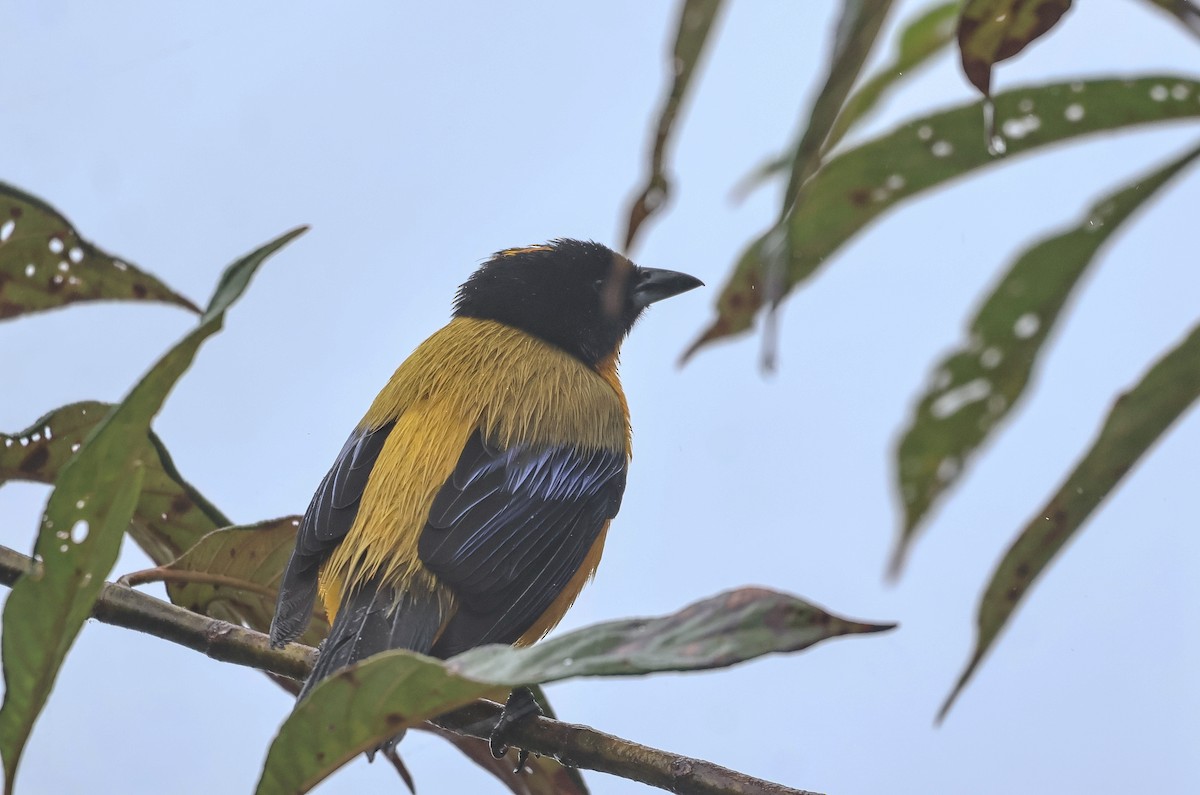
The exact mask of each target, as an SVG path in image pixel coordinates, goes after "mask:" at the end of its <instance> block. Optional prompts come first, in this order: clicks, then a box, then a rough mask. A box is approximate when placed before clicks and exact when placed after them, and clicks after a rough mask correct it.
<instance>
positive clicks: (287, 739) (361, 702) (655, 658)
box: [257, 588, 894, 795]
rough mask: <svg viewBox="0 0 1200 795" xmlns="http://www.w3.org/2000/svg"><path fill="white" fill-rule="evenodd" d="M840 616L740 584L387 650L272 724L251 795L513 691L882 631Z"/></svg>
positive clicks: (321, 775) (318, 776) (302, 783)
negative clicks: (530, 627)
mask: <svg viewBox="0 0 1200 795" xmlns="http://www.w3.org/2000/svg"><path fill="white" fill-rule="evenodd" d="M893 626H894V625H892V624H867V623H862V622H858V621H850V620H847V619H844V618H840V617H838V616H835V615H832V614H830V613H827V612H825V611H824V610H822V609H821V608H818V607H815V606H813V605H811V604H809V603H808V602H805V601H803V600H801V599H797V598H795V597H793V596H788V595H786V594H782V593H777V592H775V591H769V590H765V589H762V588H742V589H740V590H736V591H729V592H727V593H724V594H720V595H718V596H715V597H712V598H710V599H706V600H704V601H701V602H697V603H696V604H693V605H691V606H690V607H687V608H684V609H683V610H681V611H680V612H678V613H674V614H672V615H667V616H662V617H659V618H648V619H628V620H624V621H612V622H609V623H605V624H598V625H596V626H592V627H586V628H584V629H580V630H576V631H575V632H571V633H568V634H566V635H562V636H560V637H557V638H551V639H549V640H546V641H543V642H541V643H539V644H537V645H535V646H532V647H529V648H524V649H515V648H512V647H509V646H483V647H480V648H477V649H472V650H470V651H468V652H465V653H464V654H460V655H458V656H457V657H453V658H451V659H450V660H448V661H447V662H446V663H442V662H440V661H438V660H434V659H432V658H429V657H424V656H422V655H419V654H413V653H412V652H407V651H390V652H384V653H383V654H379V655H376V656H374V657H371V658H369V659H367V660H365V661H363V662H361V663H358V664H356V665H353V666H351V667H349V668H346V669H343V670H342V671H339V672H338V673H336V674H334V675H333V676H331V677H329V678H328V679H326V680H325V681H324V682H322V683H321V684H319V685H317V686H316V687H315V688H314V689H313V691H312V694H311V695H310V696H309V697H308V698H306V699H305V700H304V701H302V702H301V703H300V704H298V705H297V706H296V710H295V711H294V712H293V713H292V714H291V716H290V717H289V718H288V719H287V720H286V721H285V722H284V724H283V726H282V727H280V729H279V734H278V735H277V736H276V737H275V741H274V742H273V743H272V744H271V750H270V751H269V752H268V754H267V762H266V766H265V767H264V769H263V773H262V778H261V779H259V783H258V789H257V793H258V795H282V793H290V794H291V795H299V793H304V792H308V791H309V790H310V789H312V787H314V786H316V785H317V784H318V783H319V782H321V781H322V780H324V779H325V778H326V777H327V776H329V775H330V774H331V773H333V772H334V771H335V770H337V769H338V768H339V767H341V766H342V765H343V764H345V763H346V762H348V761H349V760H351V759H353V758H354V757H356V756H357V755H358V754H360V753H362V752H364V751H366V750H368V749H371V748H374V747H375V746H377V745H378V744H379V743H381V742H383V741H384V740H387V739H390V738H391V737H394V736H395V735H396V734H397V733H398V732H399V731H401V730H403V729H406V728H409V727H412V726H415V725H417V724H419V723H421V722H423V721H425V720H428V719H429V718H432V717H435V716H437V715H440V714H442V713H444V712H448V711H450V710H452V709H455V708H456V707H459V706H462V705H464V704H467V703H469V702H471V701H473V700H475V699H476V698H488V697H491V698H495V697H498V696H499V697H503V696H505V695H507V693H508V691H509V690H510V689H511V688H512V687H514V686H516V685H530V684H538V683H545V682H555V681H559V680H562V679H569V678H573V677H579V676H638V675H643V674H650V673H657V672H663V671H697V670H704V669H711V668H724V667H728V666H730V665H736V664H737V663H740V662H745V661H747V660H751V659H754V658H756V657H761V656H763V655H765V654H772V653H776V652H792V651H799V650H801V649H805V648H807V647H809V646H812V645H813V644H815V643H819V642H821V641H823V640H828V639H830V638H834V637H838V636H841V635H850V634H857V633H865V632H880V631H883V630H887V629H891V628H892V627H893Z"/></svg>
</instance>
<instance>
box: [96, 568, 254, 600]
mask: <svg viewBox="0 0 1200 795" xmlns="http://www.w3.org/2000/svg"><path fill="white" fill-rule="evenodd" d="M152 582H171V583H195V584H197V585H219V586H224V587H226V588H236V589H237V590H239V591H249V592H250V593H256V594H260V595H262V596H269V597H271V598H272V599H274V598H275V590H274V589H272V588H268V587H267V586H265V585H259V584H258V583H256V582H250V581H249V580H243V579H242V578H240V577H230V576H229V575H228V574H213V573H212V572H207V571H189V570H188V569H172V568H169V567H167V566H155V567H153V568H149V569H141V570H139V571H131V572H129V573H128V574H125V575H123V576H121V577H120V579H118V580H117V585H124V586H126V587H127V588H132V587H134V586H136V585H146V584H147V583H152Z"/></svg>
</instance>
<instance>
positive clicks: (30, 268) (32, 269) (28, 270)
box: [25, 262, 37, 277]
mask: <svg viewBox="0 0 1200 795" xmlns="http://www.w3.org/2000/svg"><path fill="white" fill-rule="evenodd" d="M35 273H37V266H36V265H34V264H33V263H32V262H31V263H29V264H28V265H26V266H25V275H26V276H30V277H32V276H33V274H35Z"/></svg>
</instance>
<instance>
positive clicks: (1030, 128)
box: [1001, 113, 1042, 140]
mask: <svg viewBox="0 0 1200 795" xmlns="http://www.w3.org/2000/svg"><path fill="white" fill-rule="evenodd" d="M1041 126H1042V120H1041V119H1040V118H1038V117H1037V116H1035V115H1034V114H1032V113H1030V114H1027V115H1025V116H1020V117H1017V118H1013V119H1008V120H1007V121H1005V122H1004V124H1003V125H1001V129H1002V130H1004V134H1005V135H1007V136H1008V137H1009V138H1015V139H1017V140H1020V139H1022V138H1024V137H1025V136H1026V135H1029V134H1030V133H1031V132H1035V131H1037V130H1038V129H1039V128H1041Z"/></svg>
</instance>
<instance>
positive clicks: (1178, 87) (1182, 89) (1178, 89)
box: [1171, 83, 1189, 100]
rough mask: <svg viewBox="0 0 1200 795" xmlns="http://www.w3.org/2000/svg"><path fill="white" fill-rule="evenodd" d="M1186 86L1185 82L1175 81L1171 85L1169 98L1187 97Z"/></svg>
mask: <svg viewBox="0 0 1200 795" xmlns="http://www.w3.org/2000/svg"><path fill="white" fill-rule="evenodd" d="M1188 93H1189V92H1188V87H1187V84H1186V83H1176V84H1175V85H1173V86H1171V99H1178V100H1184V99H1187V98H1188Z"/></svg>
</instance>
